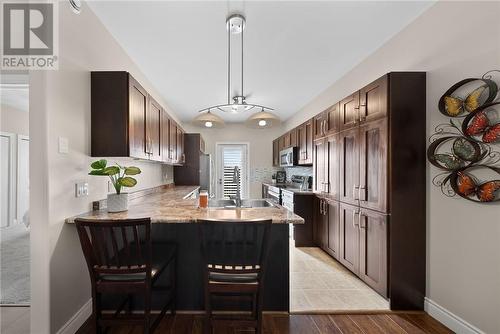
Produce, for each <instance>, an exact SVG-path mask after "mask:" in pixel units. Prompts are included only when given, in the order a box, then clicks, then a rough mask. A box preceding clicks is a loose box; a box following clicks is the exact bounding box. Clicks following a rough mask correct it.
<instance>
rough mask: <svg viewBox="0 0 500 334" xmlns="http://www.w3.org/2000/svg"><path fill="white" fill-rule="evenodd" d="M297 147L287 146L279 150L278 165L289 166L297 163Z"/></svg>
mask: <svg viewBox="0 0 500 334" xmlns="http://www.w3.org/2000/svg"><path fill="white" fill-rule="evenodd" d="M298 153H299V148H298V147H289V148H287V149H284V150H281V151H280V166H281V167H290V166H297V165H298V163H299V154H298Z"/></svg>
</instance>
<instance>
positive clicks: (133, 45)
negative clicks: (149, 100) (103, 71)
mask: <svg viewBox="0 0 500 334" xmlns="http://www.w3.org/2000/svg"><path fill="white" fill-rule="evenodd" d="M432 3H433V2H423V1H417V2H408V1H398V2H391V1H388V2H378V1H365V2H361V1H344V2H334V1H318V2H311V1H259V2H257V1H248V2H244V3H243V2H233V1H226V2H224V1H200V2H191V1H179V2H172V1H94V2H89V5H90V7H91V8H92V10H93V11H94V12H95V13H96V14H97V16H98V17H99V18H100V19H101V21H102V22H103V23H104V25H105V26H106V27H107V28H108V29H109V31H110V32H111V34H112V35H113V36H114V37H115V38H116V39H117V40H118V42H119V43H120V44H121V45H122V47H123V48H124V49H125V50H126V52H127V53H128V54H129V55H130V57H131V58H132V59H133V60H134V61H135V62H136V64H137V65H138V66H139V68H140V69H141V70H142V72H143V73H144V74H145V75H146V76H147V77H148V78H149V80H150V81H151V83H152V84H153V85H154V86H155V87H156V89H157V90H158V91H159V92H160V94H162V96H163V98H164V99H165V100H166V101H167V102H168V104H169V106H170V107H171V108H172V109H173V110H174V112H175V113H176V114H177V116H178V117H179V118H180V119H181V120H182V121H190V120H191V119H192V118H193V117H194V116H196V115H197V111H198V110H199V109H202V108H205V107H209V106H211V105H214V104H219V103H225V102H226V99H227V93H226V92H227V79H226V78H227V63H226V61H227V60H226V59H227V46H226V44H227V33H226V29H225V20H226V17H227V16H228V14H229V13H233V12H239V13H242V14H244V15H245V16H246V19H247V25H246V29H245V94H248V93H250V94H251V96H250V97H249V98H248V99H247V102H250V103H256V104H263V105H267V106H270V107H273V108H275V109H276V114H277V115H278V116H280V118H282V120H286V119H287V118H288V117H290V116H291V115H293V114H294V113H295V112H297V111H298V110H299V109H300V108H301V107H303V106H304V105H305V104H306V103H308V102H309V101H310V100H311V99H313V98H314V97H315V96H316V95H318V94H319V93H320V92H322V91H323V90H324V89H326V88H327V87H328V86H329V85H331V84H332V83H334V82H335V81H337V80H338V79H339V78H341V77H342V75H344V74H345V73H347V72H348V71H349V70H350V69H352V68H353V67H354V66H355V65H356V64H358V63H359V62H360V61H362V60H363V59H364V58H366V57H367V56H368V55H369V54H371V53H372V52H373V51H374V50H376V49H377V48H378V47H380V46H381V45H382V44H383V43H384V42H385V41H387V40H388V39H389V38H391V37H392V36H394V35H395V34H397V33H398V32H399V31H400V30H401V29H402V28H404V27H405V26H406V25H407V24H409V23H410V22H411V21H412V20H413V19H415V18H416V17H417V16H419V15H420V14H422V13H423V12H424V11H425V10H426V9H427V8H429V7H430V5H431V4H432ZM124 70H126V69H124ZM218 114H219V115H221V116H222V117H223V118H224V119H225V120H226V121H227V122H239V121H243V120H245V119H246V118H247V117H249V114H245V113H243V114H238V115H235V114H224V115H222V113H220V112H219V113H218Z"/></svg>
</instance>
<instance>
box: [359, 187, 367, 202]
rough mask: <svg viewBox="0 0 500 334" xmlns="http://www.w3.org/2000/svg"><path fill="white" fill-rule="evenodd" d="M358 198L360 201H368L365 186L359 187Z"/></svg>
mask: <svg viewBox="0 0 500 334" xmlns="http://www.w3.org/2000/svg"><path fill="white" fill-rule="evenodd" d="M361 195H363V196H361ZM358 198H359V200H360V201H366V187H365V186H360V187H359V193H358Z"/></svg>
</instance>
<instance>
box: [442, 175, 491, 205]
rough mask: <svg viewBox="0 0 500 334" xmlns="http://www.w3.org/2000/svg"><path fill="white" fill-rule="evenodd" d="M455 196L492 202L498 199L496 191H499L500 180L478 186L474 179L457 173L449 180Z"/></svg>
mask: <svg viewBox="0 0 500 334" xmlns="http://www.w3.org/2000/svg"><path fill="white" fill-rule="evenodd" d="M451 182H452V186H454V188H456V189H455V191H456V192H457V194H459V195H460V196H462V197H464V198H468V197H469V196H472V195H474V196H476V197H477V199H478V200H479V201H480V202H492V201H494V200H495V199H498V195H499V194H498V190H500V180H493V181H488V182H484V183H481V184H478V182H477V180H476V178H475V177H473V176H472V175H470V174H468V173H466V172H465V171H459V172H457V173H456V176H454V177H453V178H452V180H451Z"/></svg>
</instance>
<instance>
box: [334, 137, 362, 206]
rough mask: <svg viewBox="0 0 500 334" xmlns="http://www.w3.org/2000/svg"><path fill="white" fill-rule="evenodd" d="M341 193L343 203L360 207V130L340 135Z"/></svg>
mask: <svg viewBox="0 0 500 334" xmlns="http://www.w3.org/2000/svg"><path fill="white" fill-rule="evenodd" d="M339 158H340V159H339V161H340V168H339V169H340V170H339V172H340V177H339V181H340V192H339V199H340V200H341V201H342V202H346V203H351V204H355V205H358V204H359V203H358V202H359V201H358V195H359V129H358V128H354V129H351V130H347V131H344V132H341V133H340V134H339Z"/></svg>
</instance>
